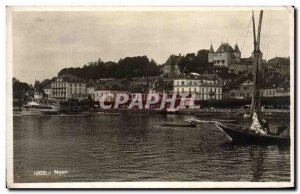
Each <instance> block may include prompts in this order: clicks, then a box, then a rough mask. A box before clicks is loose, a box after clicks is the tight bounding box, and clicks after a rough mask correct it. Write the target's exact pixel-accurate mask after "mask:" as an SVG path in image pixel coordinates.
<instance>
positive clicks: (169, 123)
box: [161, 122, 197, 127]
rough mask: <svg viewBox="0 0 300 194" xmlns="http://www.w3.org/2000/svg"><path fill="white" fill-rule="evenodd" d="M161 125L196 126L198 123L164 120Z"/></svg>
mask: <svg viewBox="0 0 300 194" xmlns="http://www.w3.org/2000/svg"><path fill="white" fill-rule="evenodd" d="M161 126H168V127H196V126H197V124H196V123H187V122H164V123H162V124H161Z"/></svg>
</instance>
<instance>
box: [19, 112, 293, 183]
mask: <svg viewBox="0 0 300 194" xmlns="http://www.w3.org/2000/svg"><path fill="white" fill-rule="evenodd" d="M185 117H186V116H178V115H168V116H162V115H99V116H95V117H50V116H49V117H14V179H15V182H56V181H68V182H74V181H85V182H89V181H289V180H290V161H289V158H290V153H289V148H288V147H287V148H281V147H278V146H257V145H232V144H230V143H227V141H228V140H227V138H226V136H225V135H224V134H222V133H221V132H220V131H219V130H218V129H217V128H216V127H215V126H214V125H212V124H203V125H199V126H198V127H197V128H180V127H162V126H160V123H161V122H163V121H180V120H182V119H184V118H185ZM245 123H247V122H245V121H243V120H242V119H241V122H240V124H241V125H243V124H245ZM272 124H275V125H278V123H276V121H273V122H272ZM36 170H45V171H49V172H52V171H54V170H67V171H68V173H67V174H66V175H63V176H58V175H53V174H51V175H48V176H34V175H33V171H36Z"/></svg>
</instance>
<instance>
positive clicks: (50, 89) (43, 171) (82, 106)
mask: <svg viewBox="0 0 300 194" xmlns="http://www.w3.org/2000/svg"><path fill="white" fill-rule="evenodd" d="M294 44H295V43H294V8H293V7H231V8H230V7H7V75H8V76H7V91H6V92H7V187H8V188H293V187H294V186H295V185H294V181H295V180H294V176H295V174H294V168H295V164H294V148H295V147H294V145H295V144H294V143H295V139H294V131H295V129H294V111H295V108H294V105H295V103H294V83H295V77H294V75H295V73H294Z"/></svg>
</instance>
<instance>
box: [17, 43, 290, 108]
mask: <svg viewBox="0 0 300 194" xmlns="http://www.w3.org/2000/svg"><path fill="white" fill-rule="evenodd" d="M201 53H202V54H201ZM198 56H199V57H198ZM197 57H198V59H199V60H198V61H199V62H197ZM129 63H130V61H129ZM252 65H253V61H252V57H251V56H250V57H247V58H242V57H241V51H240V49H239V46H238V45H237V44H235V45H234V46H231V45H230V44H229V43H221V44H220V45H219V46H218V48H217V49H216V51H215V50H214V47H213V45H211V46H210V48H209V50H200V51H199V52H198V54H197V56H196V55H195V54H194V53H192V54H187V55H185V56H182V55H180V54H179V55H171V56H170V57H169V58H168V59H167V61H166V62H165V63H164V64H162V65H157V67H158V69H159V70H158V71H159V74H158V75H156V76H142V77H138V76H136V77H134V76H133V77H129V78H128V77H126V78H117V77H112V78H100V79H84V78H82V77H79V76H76V75H74V74H72V72H71V73H70V72H68V71H69V70H68V69H65V71H66V72H64V70H62V71H61V72H60V73H59V75H58V76H57V77H54V78H52V79H51V80H49V79H47V80H44V81H42V82H40V81H36V82H35V84H34V86H32V85H30V86H29V85H27V87H26V84H23V87H18V86H17V85H18V84H19V81H18V80H16V79H14V91H13V92H14V102H15V104H19V105H20V104H21V103H20V102H22V103H24V102H26V101H31V100H34V101H41V100H43V99H55V100H58V101H59V102H66V101H69V100H78V101H83V100H85V99H89V100H91V101H94V102H96V103H97V102H98V103H99V102H100V101H101V97H102V96H103V95H107V94H112V96H110V97H109V98H106V99H105V101H106V102H108V103H113V102H114V101H115V100H116V99H115V97H116V96H117V94H118V93H126V94H128V95H129V96H130V99H132V98H133V97H134V95H135V94H136V93H140V94H142V99H143V100H146V99H147V95H148V94H150V93H157V94H160V95H162V94H163V93H167V94H174V93H176V94H181V93H188V94H195V95H196V100H198V101H199V102H200V106H201V105H202V107H205V108H211V106H212V105H210V106H209V105H208V107H206V105H207V104H208V103H205V102H207V101H208V102H209V101H212V102H216V101H217V103H210V104H216V105H215V106H217V107H216V108H218V106H219V105H220V104H222V103H221V102H224V103H226V102H228V101H230V100H231V101H232V100H233V101H234V102H235V104H238V105H246V104H249V103H250V99H251V98H252V94H253V92H252V90H253V78H252V77H253V74H252ZM289 65H290V59H289V58H284V57H275V58H272V59H270V60H268V61H266V60H263V65H262V68H263V76H262V78H261V82H262V85H261V87H260V88H261V89H260V93H261V94H260V95H261V97H263V98H265V99H272V100H273V101H272V100H271V102H276V100H277V101H278V100H279V101H280V102H279V101H278V102H279V103H277V104H278V107H285V108H287V107H288V105H289V95H290V89H289V88H290V85H289V76H290V72H289V69H290V68H289ZM98 66H99V65H98V64H93V63H90V64H89V65H88V66H87V67H86V68H88V67H98ZM133 71H134V70H133ZM24 85H25V87H24ZM282 99H283V100H282ZM274 100H275V101H274ZM267 101H268V100H267ZM218 104H219V105H218ZM267 104H268V103H267ZM269 104H272V105H271V106H275V105H276V103H275V104H274V103H269ZM220 107H224V105H221V106H220Z"/></svg>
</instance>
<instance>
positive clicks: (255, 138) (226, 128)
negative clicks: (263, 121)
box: [216, 123, 290, 145]
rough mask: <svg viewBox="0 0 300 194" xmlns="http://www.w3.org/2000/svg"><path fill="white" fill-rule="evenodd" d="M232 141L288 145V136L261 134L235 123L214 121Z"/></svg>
mask: <svg viewBox="0 0 300 194" xmlns="http://www.w3.org/2000/svg"><path fill="white" fill-rule="evenodd" d="M216 125H217V127H219V128H220V129H221V130H222V131H223V132H224V133H226V135H227V136H228V137H229V138H230V139H231V141H232V142H235V143H241V144H264V145H271V144H278V145H290V138H289V137H281V136H275V135H262V134H257V133H253V132H250V131H249V130H243V129H241V128H239V127H238V126H236V125H224V124H223V123H216Z"/></svg>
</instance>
